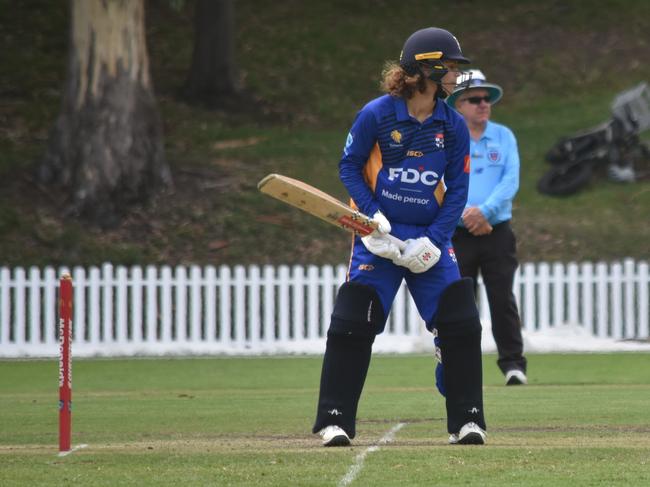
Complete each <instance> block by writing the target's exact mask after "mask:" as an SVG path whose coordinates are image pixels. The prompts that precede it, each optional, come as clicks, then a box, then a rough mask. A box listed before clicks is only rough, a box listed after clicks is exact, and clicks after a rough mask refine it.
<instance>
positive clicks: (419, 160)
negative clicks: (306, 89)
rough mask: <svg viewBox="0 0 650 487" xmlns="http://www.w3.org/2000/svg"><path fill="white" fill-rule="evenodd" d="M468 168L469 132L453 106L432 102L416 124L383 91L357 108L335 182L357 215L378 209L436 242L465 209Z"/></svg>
mask: <svg viewBox="0 0 650 487" xmlns="http://www.w3.org/2000/svg"><path fill="white" fill-rule="evenodd" d="M469 169H470V168H469V133H468V130H467V126H466V125H465V121H464V120H463V119H462V117H461V116H460V115H459V114H458V113H457V112H456V111H454V110H453V109H451V108H449V107H448V106H447V104H446V103H443V102H441V101H438V102H437V103H436V106H435V109H434V111H433V114H432V115H431V116H430V117H429V118H428V119H426V120H425V121H424V122H422V123H420V122H419V121H418V120H416V119H415V118H413V117H411V116H410V115H409V113H408V109H407V106H406V101H405V100H404V99H403V98H399V97H393V96H390V95H384V96H381V97H379V98H376V99H374V100H372V101H371V102H370V103H368V104H367V105H366V106H365V107H363V108H362V109H361V111H359V113H358V114H357V116H356V118H355V120H354V123H353V124H352V128H351V129H350V133H349V134H348V138H347V141H346V144H345V148H344V150H343V157H342V159H341V162H340V163H339V175H340V178H341V181H342V182H343V184H344V185H345V187H346V188H347V190H348V192H349V194H350V197H351V198H352V201H353V203H354V204H355V205H356V206H357V207H358V208H359V209H360V210H361V211H362V212H363V213H365V214H366V215H370V216H372V215H374V214H375V212H377V210H381V211H382V213H384V215H386V217H387V218H388V220H389V221H390V222H391V223H398V224H406V225H417V226H422V227H424V228H423V232H422V235H426V236H427V237H429V238H430V239H431V241H432V242H433V243H434V244H435V245H437V246H438V247H442V246H443V245H444V244H445V243H446V242H448V241H449V240H450V238H451V235H452V234H453V231H454V229H455V227H456V224H457V222H458V220H459V218H460V216H461V214H462V212H463V208H464V207H465V203H466V201H467V190H468V186H469ZM399 226H400V225H397V226H395V225H394V230H396V228H395V227H399ZM394 233H396V232H395V231H394ZM396 236H397V237H400V238H402V237H411V236H410V235H409V236H400V235H399V233H398V232H397V233H396Z"/></svg>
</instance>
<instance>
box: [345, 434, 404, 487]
mask: <svg viewBox="0 0 650 487" xmlns="http://www.w3.org/2000/svg"><path fill="white" fill-rule="evenodd" d="M404 426H406V423H397V424H396V425H395V426H393V427H392V428H391V429H390V431H389V432H388V433H386V434H385V435H384V436H382V437H381V438H380V439H379V441H378V442H377V444H376V445H373V446H369V447H368V448H366V449H365V450H363V451H362V452H361V453H359V454H358V455H357V457H356V458H355V459H354V464H353V465H352V466H351V467H350V470H348V473H346V474H345V477H343V478H342V479H341V481H340V482H339V487H345V486H346V485H350V484H351V483H352V481H353V480H354V479H355V478H356V477H357V475H359V472H361V469H362V468H363V461H364V460H365V458H366V456H367V455H368V453H372V452H374V451H377V450H379V445H385V444H386V443H390V442H391V441H393V439H394V438H395V433H397V432H398V431H399V430H401V429H402V428H403V427H404Z"/></svg>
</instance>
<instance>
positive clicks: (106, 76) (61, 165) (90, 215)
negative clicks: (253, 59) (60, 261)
mask: <svg viewBox="0 0 650 487" xmlns="http://www.w3.org/2000/svg"><path fill="white" fill-rule="evenodd" d="M71 13H72V22H71V36H70V47H69V53H68V67H67V70H68V71H67V79H66V83H65V87H64V93H63V100H62V108H61V112H60V114H59V116H58V119H57V121H56V123H55V126H54V128H53V130H52V133H51V135H50V140H49V144H48V148H47V151H46V154H45V157H44V160H43V164H42V165H41V168H40V177H41V180H42V181H44V182H49V183H55V184H60V185H62V186H63V187H64V189H65V190H66V191H68V192H69V194H70V199H71V202H72V208H73V210H74V211H75V213H76V214H78V215H80V216H82V217H85V218H86V219H89V220H90V221H92V222H94V223H97V224H100V225H102V226H105V225H111V224H114V223H116V222H117V221H118V220H119V216H120V215H121V214H122V213H123V211H124V210H125V209H126V207H127V206H128V205H130V204H132V203H134V202H142V201H145V200H146V199H147V198H148V197H149V196H150V195H151V193H152V192H153V191H154V190H156V189H158V188H160V187H161V186H163V185H169V184H171V175H170V172H169V168H168V166H167V163H166V161H165V155H164V145H163V133H162V122H161V119H160V115H159V113H158V109H157V105H156V100H155V97H154V93H153V88H152V85H151V79H150V77H149V59H148V55H147V48H146V40H145V22H144V19H145V12H144V0H71Z"/></svg>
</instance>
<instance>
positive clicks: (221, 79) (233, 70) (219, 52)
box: [183, 0, 239, 107]
mask: <svg viewBox="0 0 650 487" xmlns="http://www.w3.org/2000/svg"><path fill="white" fill-rule="evenodd" d="M238 81H239V80H238V71H237V67H236V63H235V7H234V4H233V1H232V0H197V2H196V7H195V12H194V50H193V52H192V65H191V67H190V72H189V75H188V77H187V81H186V82H185V87H184V89H183V92H184V96H185V98H186V99H188V100H189V101H191V102H195V103H201V104H203V105H206V106H209V107H215V106H218V105H219V104H220V102H221V101H223V100H224V99H227V98H228V97H230V96H232V95H237V94H238V93H239V86H238Z"/></svg>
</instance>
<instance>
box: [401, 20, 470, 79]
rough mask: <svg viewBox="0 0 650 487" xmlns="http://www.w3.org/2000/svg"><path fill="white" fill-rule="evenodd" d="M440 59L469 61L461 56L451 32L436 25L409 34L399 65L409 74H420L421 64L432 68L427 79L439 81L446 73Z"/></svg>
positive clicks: (466, 62) (465, 62) (463, 62)
mask: <svg viewBox="0 0 650 487" xmlns="http://www.w3.org/2000/svg"><path fill="white" fill-rule="evenodd" d="M442 61H457V62H458V63H462V64H468V63H469V62H470V60H469V59H467V58H466V57H465V56H463V53H462V51H461V49H460V44H459V43H458V39H456V38H455V37H454V35H453V34H452V33H451V32H449V31H447V30H445V29H439V28H438V27H427V28H426V29H420V30H418V31H416V32H414V33H413V34H411V36H410V37H409V38H408V39H406V42H405V43H404V47H403V48H402V54H401V55H400V58H399V63H400V66H401V67H402V69H404V71H406V73H407V74H408V75H409V76H414V75H416V74H422V70H421V67H422V66H426V67H429V68H432V72H431V74H430V75H429V79H430V80H431V81H433V82H434V83H439V82H440V80H441V79H442V77H443V76H444V75H445V74H447V71H448V70H447V68H446V67H445V65H444V64H443V63H442Z"/></svg>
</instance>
